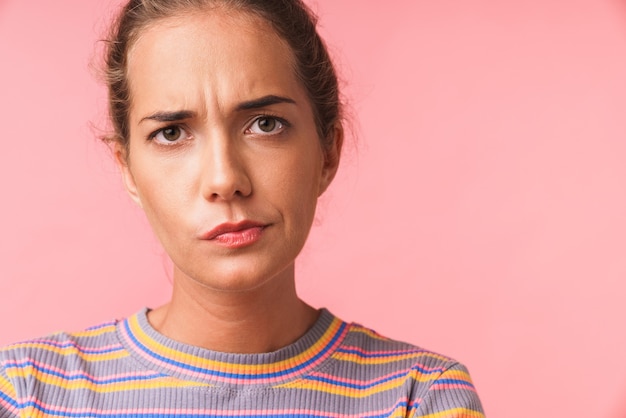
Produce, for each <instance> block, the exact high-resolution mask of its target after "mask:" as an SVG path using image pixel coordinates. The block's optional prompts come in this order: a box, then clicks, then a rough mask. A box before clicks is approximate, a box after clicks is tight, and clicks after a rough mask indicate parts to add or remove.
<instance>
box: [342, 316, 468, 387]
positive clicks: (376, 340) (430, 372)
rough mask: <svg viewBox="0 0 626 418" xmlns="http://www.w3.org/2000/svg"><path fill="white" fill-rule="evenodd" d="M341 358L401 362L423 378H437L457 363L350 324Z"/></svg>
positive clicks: (370, 361)
mask: <svg viewBox="0 0 626 418" xmlns="http://www.w3.org/2000/svg"><path fill="white" fill-rule="evenodd" d="M338 351H339V353H341V356H343V357H345V358H346V359H350V360H353V361H356V362H364V363H376V364H384V363H395V364H398V363H401V364H403V365H405V366H406V367H408V369H407V372H410V371H414V372H416V373H419V374H421V375H423V376H436V375H438V374H440V373H443V372H444V371H446V370H447V369H449V368H452V367H455V366H457V365H458V364H459V363H458V362H457V361H456V360H454V359H453V358H450V357H448V356H445V355H442V354H438V353H436V352H433V351H429V350H426V349H424V348H422V347H419V346H416V345H414V344H410V343H407V342H403V341H398V340H394V339H391V338H388V337H385V336H383V335H381V334H379V333H377V332H376V331H374V330H372V329H370V328H367V327H364V326H362V325H360V324H356V323H352V324H349V328H348V333H347V335H346V338H345V339H344V341H343V344H342V345H341V347H339V349H338Z"/></svg>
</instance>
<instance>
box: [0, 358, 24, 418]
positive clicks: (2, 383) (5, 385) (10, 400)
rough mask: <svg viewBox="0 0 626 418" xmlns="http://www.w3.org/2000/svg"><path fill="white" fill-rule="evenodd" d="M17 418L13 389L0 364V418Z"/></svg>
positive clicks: (15, 395) (15, 394)
mask: <svg viewBox="0 0 626 418" xmlns="http://www.w3.org/2000/svg"><path fill="white" fill-rule="evenodd" d="M19 416H20V413H19V411H18V403H17V393H16V391H15V387H14V386H13V384H12V383H11V381H10V380H9V378H8V376H7V374H6V371H5V368H4V365H1V364H0V418H13V417H19Z"/></svg>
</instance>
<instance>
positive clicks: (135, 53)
mask: <svg viewBox="0 0 626 418" xmlns="http://www.w3.org/2000/svg"><path fill="white" fill-rule="evenodd" d="M127 76H128V80H129V85H130V92H131V99H132V100H131V102H132V104H131V112H132V111H133V110H138V111H142V110H146V111H149V110H150V109H152V108H164V107H165V108H168V107H180V106H189V105H190V102H191V105H198V103H196V102H200V101H201V102H203V103H204V104H205V105H207V106H209V107H211V106H213V105H214V106H217V107H220V108H228V106H229V105H231V104H234V103H237V102H239V101H243V100H248V99H250V98H253V97H258V96H263V95H266V94H286V95H289V94H290V95H292V96H293V95H297V96H302V94H303V90H302V88H301V86H300V83H299V82H298V81H297V77H296V76H295V71H294V58H293V53H292V51H291V49H290V48H289V46H288V44H287V43H286V42H285V41H284V40H283V39H281V38H280V37H279V36H278V35H277V34H276V32H275V31H274V30H273V28H272V27H271V26H270V25H269V24H268V23H267V22H265V21H264V20H262V19H260V18H258V17H256V16H252V15H250V14H247V13H242V12H237V11H232V10H222V9H214V10H208V11H206V12H193V13H187V14H182V15H180V16H176V17H171V18H166V19H163V20H159V21H157V22H155V23H153V24H151V25H150V26H148V27H146V28H145V29H144V30H143V31H141V32H140V33H139V36H138V38H137V40H136V41H135V43H134V44H133V46H132V48H131V49H130V51H129V55H128V74H127ZM144 108H150V109H144Z"/></svg>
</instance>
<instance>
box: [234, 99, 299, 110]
mask: <svg viewBox="0 0 626 418" xmlns="http://www.w3.org/2000/svg"><path fill="white" fill-rule="evenodd" d="M278 103H291V104H296V101H295V100H293V99H290V98H288V97H281V96H274V95H269V96H263V97H259V98H258V99H254V100H249V101H246V102H242V103H239V104H238V105H237V108H236V109H237V110H250V109H258V108H261V107H266V106H271V105H274V104H278Z"/></svg>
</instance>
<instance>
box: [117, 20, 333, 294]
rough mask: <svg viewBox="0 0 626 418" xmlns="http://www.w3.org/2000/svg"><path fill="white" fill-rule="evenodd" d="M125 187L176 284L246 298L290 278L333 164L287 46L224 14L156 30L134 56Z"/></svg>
mask: <svg viewBox="0 0 626 418" xmlns="http://www.w3.org/2000/svg"><path fill="white" fill-rule="evenodd" d="M128 79H129V85H130V92H131V110H130V115H129V125H130V145H129V155H128V156H127V158H124V157H123V153H122V152H121V151H118V161H119V162H120V165H121V168H122V173H123V177H124V181H125V184H126V186H127V188H128V191H129V193H130V194H131V196H132V197H133V199H134V200H135V201H136V202H137V203H138V204H139V205H140V206H141V207H142V208H143V209H144V211H145V213H146V215H147V217H148V220H149V221H150V223H151V225H152V227H153V228H154V231H155V233H156V235H157V236H158V237H159V239H160V240H161V242H162V244H163V246H164V247H165V250H166V251H167V253H168V254H169V255H170V257H171V258H172V260H173V262H174V265H175V280H176V279H179V278H183V279H191V280H193V281H194V282H196V283H201V284H202V285H204V286H207V287H209V288H212V289H219V290H249V289H253V288H256V287H258V286H260V285H262V284H263V283H265V282H267V281H269V280H271V279H272V278H274V277H276V276H278V275H281V274H282V275H283V276H284V275H285V274H286V275H292V274H293V263H294V259H295V257H296V255H297V254H298V253H299V252H300V250H301V249H302V247H303V245H304V242H305V240H306V237H307V235H308V232H309V229H310V227H311V223H312V221H313V217H314V212H315V207H316V202H317V198H318V196H319V195H320V194H321V193H322V192H323V191H324V190H325V189H326V187H327V186H328V185H329V183H330V181H331V180H332V178H333V176H334V173H335V171H336V168H337V167H336V166H331V165H329V164H327V163H326V160H325V158H324V153H323V152H322V149H321V145H320V141H319V138H318V136H317V131H316V127H315V123H314V119H313V113H312V109H311V106H310V104H309V101H308V98H307V96H306V93H305V91H304V90H303V88H302V87H301V85H300V83H299V82H298V80H297V79H296V76H295V74H294V71H293V57H292V53H291V50H290V49H289V47H288V45H287V44H286V43H284V42H283V41H282V40H281V39H280V38H279V37H278V36H277V35H276V34H275V33H274V31H273V30H272V29H271V28H270V27H269V26H268V25H267V24H265V23H264V22H262V21H260V20H258V19H256V18H253V17H251V16H249V15H246V14H237V13H235V14H232V13H231V14H225V13H223V12H219V11H212V12H207V13H204V14H200V13H196V14H187V15H184V16H181V17H176V18H170V19H166V20H163V21H159V22H158V23H157V24H154V25H152V26H149V27H148V28H147V29H144V31H143V32H142V33H141V34H140V36H139V38H138V40H137V41H136V43H135V44H134V45H133V46H132V48H131V50H130V52H129V66H128Z"/></svg>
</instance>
